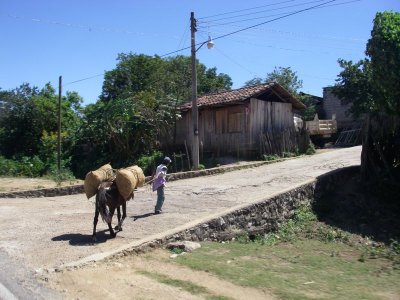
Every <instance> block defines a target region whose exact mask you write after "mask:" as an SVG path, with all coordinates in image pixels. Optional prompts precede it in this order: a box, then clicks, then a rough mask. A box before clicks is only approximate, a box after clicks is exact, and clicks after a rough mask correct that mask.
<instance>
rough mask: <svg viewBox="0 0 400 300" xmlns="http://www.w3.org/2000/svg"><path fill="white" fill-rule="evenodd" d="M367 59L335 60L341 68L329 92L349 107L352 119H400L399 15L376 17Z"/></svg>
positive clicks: (390, 14)
mask: <svg viewBox="0 0 400 300" xmlns="http://www.w3.org/2000/svg"><path fill="white" fill-rule="evenodd" d="M366 54H367V56H369V57H367V58H365V59H363V60H360V61H359V62H357V63H353V62H352V61H345V60H343V59H339V61H338V62H339V65H340V66H341V67H342V69H343V70H342V71H341V73H340V74H339V75H338V79H337V80H336V82H337V83H336V85H335V87H334V88H333V92H334V93H335V94H336V95H338V96H339V98H340V99H341V100H342V101H343V102H345V103H350V104H351V105H352V107H351V110H350V111H351V112H352V113H353V114H355V115H356V116H357V115H359V114H361V113H368V112H385V113H388V114H394V115H400V73H399V72H398V70H399V69H400V13H394V12H383V13H377V14H376V17H375V19H374V27H373V30H372V32H371V38H370V39H369V40H368V43H367V50H366Z"/></svg>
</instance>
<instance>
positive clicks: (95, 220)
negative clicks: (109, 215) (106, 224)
mask: <svg viewBox="0 0 400 300" xmlns="http://www.w3.org/2000/svg"><path fill="white" fill-rule="evenodd" d="M98 221H99V210H98V208H97V206H96V211H95V212H94V219H93V234H92V240H93V242H97V239H96V226H97V222H98Z"/></svg>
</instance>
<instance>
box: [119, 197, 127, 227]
mask: <svg viewBox="0 0 400 300" xmlns="http://www.w3.org/2000/svg"><path fill="white" fill-rule="evenodd" d="M125 218H126V202H124V203H122V219H121V225H120V227H121V230H122V223H124V220H125Z"/></svg>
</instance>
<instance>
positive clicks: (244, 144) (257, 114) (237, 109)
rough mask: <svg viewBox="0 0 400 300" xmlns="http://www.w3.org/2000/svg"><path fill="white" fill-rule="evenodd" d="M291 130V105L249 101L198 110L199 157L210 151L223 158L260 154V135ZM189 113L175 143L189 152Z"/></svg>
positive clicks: (180, 122) (182, 122)
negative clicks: (225, 156) (185, 146)
mask: <svg viewBox="0 0 400 300" xmlns="http://www.w3.org/2000/svg"><path fill="white" fill-rule="evenodd" d="M286 128H290V129H294V122H293V113H292V105H291V104H290V103H280V102H270V101H262V100H257V99H251V100H250V103H243V104H240V105H235V106H227V107H221V108H208V109H202V110H200V111H199V140H200V155H201V154H202V152H203V154H204V153H207V152H212V153H213V154H214V155H216V156H217V157H219V156H224V155H235V156H236V155H238V156H244V157H245V156H254V155H257V154H258V152H259V151H260V136H261V135H262V134H264V133H265V132H280V131H282V130H284V129H286ZM192 130H193V129H192V123H191V113H190V111H188V112H187V113H185V114H184V115H183V118H182V119H181V120H179V122H178V126H177V139H176V142H177V144H180V145H184V141H185V140H186V143H187V145H188V147H189V150H190V145H191V138H192Z"/></svg>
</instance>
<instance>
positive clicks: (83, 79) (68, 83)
mask: <svg viewBox="0 0 400 300" xmlns="http://www.w3.org/2000/svg"><path fill="white" fill-rule="evenodd" d="M104 74H105V72H103V73H101V74H97V75H93V76H90V77H86V78H82V79H78V80H75V81H71V82H67V83H65V84H63V87H64V86H66V85H70V84H73V83H77V82H81V81H85V80H89V79H92V78H95V77H99V76H103V75H104Z"/></svg>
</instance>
